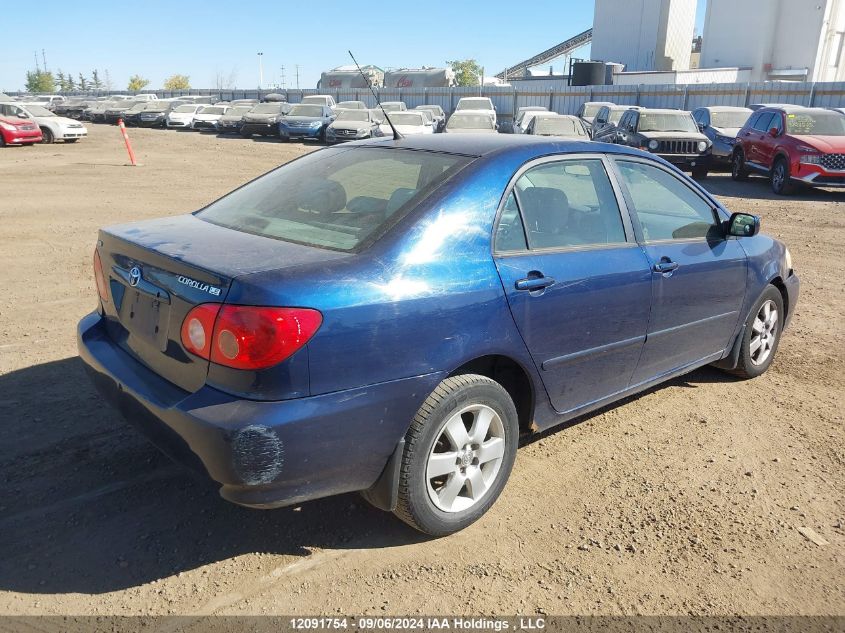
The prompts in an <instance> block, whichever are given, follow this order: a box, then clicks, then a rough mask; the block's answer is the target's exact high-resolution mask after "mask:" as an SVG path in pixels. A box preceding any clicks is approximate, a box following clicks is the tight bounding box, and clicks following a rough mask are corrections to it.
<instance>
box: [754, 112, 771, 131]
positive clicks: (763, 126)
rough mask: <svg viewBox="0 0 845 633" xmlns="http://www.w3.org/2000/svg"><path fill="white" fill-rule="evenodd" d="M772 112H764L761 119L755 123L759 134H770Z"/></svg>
mask: <svg viewBox="0 0 845 633" xmlns="http://www.w3.org/2000/svg"><path fill="white" fill-rule="evenodd" d="M772 116H773V115H772V113H771V112H763V113H762V114H761V115H760V117H759V118H758V119H757V120H756V121H755V122H754V129H755V130H757V131H758V132H768V131H769V123H770V122H771V120H772Z"/></svg>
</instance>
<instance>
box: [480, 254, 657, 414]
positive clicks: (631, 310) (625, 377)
mask: <svg viewBox="0 0 845 633" xmlns="http://www.w3.org/2000/svg"><path fill="white" fill-rule="evenodd" d="M496 265H497V267H498V270H499V275H500V277H501V279H502V283H503V285H504V288H505V292H506V294H507V297H508V303H509V305H510V309H511V313H512V314H513V317H514V320H515V321H516V324H517V328H518V329H519V331H520V334H521V335H522V337H523V340H524V341H525V344H526V346H527V347H528V350H529V352H530V353H531V356H532V358H533V360H534V362H535V364H536V366H537V368H538V370H540V374H541V376H542V379H543V384H544V385H545V387H546V390H547V392H548V394H549V398H550V399H551V401H552V405H553V406H554V408H555V409H556V410H557V411H559V412H565V411H570V410H572V409H576V408H578V407H580V406H583V405H585V404H588V403H590V402H593V401H596V400H599V399H601V398H603V397H606V396H608V395H610V394H613V393H616V392H617V391H621V390H623V389H624V388H625V387H626V386H627V385H628V383H629V381H630V378H631V375H632V373H633V371H634V368H635V366H636V364H637V360H638V359H639V357H640V352H641V350H642V346H643V342H644V341H645V335H646V328H647V325H648V316H649V307H650V295H651V272H650V270H649V264H648V261H647V259H646V257H645V255H644V254H643V252H642V250H641V249H639V248H637V247H636V246H632V247H621V248H612V249H596V250H583V251H570V252H561V253H555V254H530V253H529V254H525V255H517V256H509V257H499V258H497V260H496ZM532 271H536V272H537V273H542V274H543V275H544V276H546V277H551V278H553V279H554V284H553V285H552V286H549V287H547V288H545V289H544V290H536V291H526V290H517V288H516V282H517V281H519V280H520V279H525V278H527V277H529V276H530V273H531V272H532Z"/></svg>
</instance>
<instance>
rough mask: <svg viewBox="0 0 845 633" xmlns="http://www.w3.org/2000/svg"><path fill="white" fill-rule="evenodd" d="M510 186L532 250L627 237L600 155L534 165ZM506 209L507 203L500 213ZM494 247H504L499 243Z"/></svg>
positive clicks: (604, 241)
mask: <svg viewBox="0 0 845 633" xmlns="http://www.w3.org/2000/svg"><path fill="white" fill-rule="evenodd" d="M514 189H515V202H516V203H517V204H518V206H519V210H520V212H521V217H522V222H523V224H524V231H525V236H527V239H528V246H529V247H530V248H532V249H542V248H564V247H572V246H589V245H601V244H612V243H620V242H625V229H624V228H623V226H622V216H621V215H620V212H619V205H618V204H617V203H616V196H615V195H614V192H613V187H612V186H611V184H610V179H609V178H608V176H607V172H606V171H605V169H604V165H603V164H602V162H601V160H599V159H582V160H566V161H560V162H553V163H545V164H542V165H538V166H537V167H534V168H532V169H529V170H528V171H526V172H525V173H524V174H523V175H522V176H520V177H519V180H517V182H516V186H515V188H514ZM512 195H514V194H512ZM508 202H509V203H511V201H510V200H509V201H508ZM507 210H508V209H507V205H506V207H505V212H504V213H503V218H504V217H505V215H506V214H507ZM514 233H515V234H517V236H516V237H514V238H513V239H514V244H515V243H517V242H516V240H517V239H518V232H517V231H514ZM497 237H498V233H497ZM524 239H525V238H523V240H524ZM497 249H498V250H506V249H504V248H499V244H497Z"/></svg>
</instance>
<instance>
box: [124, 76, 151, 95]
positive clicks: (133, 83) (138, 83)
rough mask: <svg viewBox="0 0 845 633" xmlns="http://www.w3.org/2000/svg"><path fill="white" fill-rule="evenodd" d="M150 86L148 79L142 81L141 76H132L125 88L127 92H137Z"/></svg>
mask: <svg viewBox="0 0 845 633" xmlns="http://www.w3.org/2000/svg"><path fill="white" fill-rule="evenodd" d="M149 84H150V80H149V79H144V78H143V77H141V75H132V76H131V77H130V78H129V85H128V86H127V87H126V89H127V90H129V92H138V91H139V90H143V89H144V88H146V87H147V86H148V85H149Z"/></svg>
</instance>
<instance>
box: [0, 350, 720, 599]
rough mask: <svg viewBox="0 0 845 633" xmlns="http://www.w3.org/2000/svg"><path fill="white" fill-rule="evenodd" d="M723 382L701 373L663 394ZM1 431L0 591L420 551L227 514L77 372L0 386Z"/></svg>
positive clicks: (363, 511)
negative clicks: (247, 563)
mask: <svg viewBox="0 0 845 633" xmlns="http://www.w3.org/2000/svg"><path fill="white" fill-rule="evenodd" d="M725 380H731V378H730V377H727V376H726V375H725V374H723V373H722V372H719V371H717V370H714V369H709V368H705V369H701V370H699V371H696V372H694V373H692V374H689V375H687V376H684V377H681V378H678V379H675V380H673V381H671V382H669V383H668V384H670V385H675V386H686V387H690V388H695V387H696V386H697V385H698V384H702V383H709V382H723V381H725ZM654 390H655V389H652V390H651V391H654ZM635 398H636V396H635V397H632V398H629V399H628V400H632V399H635ZM594 415H595V414H594ZM588 417H590V416H585V417H582V418H579V419H577V420H575V421H573V422H572V423H570V424H567V425H566V426H571V425H572V424H577V423H578V422H581V421H583V420H584V419H587V418H588ZM0 419H2V420H3V424H2V425H0V446H2V447H3V449H2V452H0V591H16V592H26V593H52V594H54V593H85V594H92V593H93V594H96V593H104V592H109V591H116V590H120V589H125V588H127V587H132V586H137V585H141V584H144V583H147V582H150V581H152V580H156V579H159V578H164V577H167V576H171V575H174V574H177V573H179V572H182V571H186V570H191V569H194V568H196V567H199V566H201V565H204V564H207V563H211V562H215V561H222V560H226V559H229V558H231V557H234V556H237V555H240V554H246V553H256V552H261V553H274V554H288V555H293V556H306V555H308V554H309V553H310V551H309V550H310V548H315V547H317V548H334V549H343V548H354V549H368V548H373V549H375V548H382V547H394V546H398V545H404V544H409V543H415V542H420V541H422V540H423V539H424V537H423V536H422V535H420V534H419V533H417V532H415V531H414V530H412V529H411V528H409V527H407V526H406V525H404V524H403V523H401V522H400V521H399V520H398V519H395V518H394V517H392V516H391V515H390V514H388V513H384V512H381V511H379V510H375V509H373V508H371V507H370V506H369V505H367V503H366V502H364V501H363V499H361V498H360V497H359V496H358V495H354V494H353V495H343V496H339V497H334V498H330V499H322V500H318V501H313V502H310V503H306V504H303V505H302V506H298V507H293V508H283V509H279V510H272V511H260V510H249V509H245V508H241V507H238V506H235V505H232V504H230V503H227V502H225V501H223V500H222V499H221V498H220V497H219V496H218V495H217V491H216V489H215V488H213V487H212V486H211V485H210V484H208V483H207V482H205V481H203V480H200V479H198V478H197V476H195V475H193V474H192V473H191V472H190V471H187V470H184V469H182V468H181V467H179V466H176V465H175V464H172V463H171V462H170V461H169V460H168V459H167V458H166V457H164V456H163V455H161V454H160V453H159V452H158V451H157V450H156V449H155V448H153V447H152V446H151V445H149V444H148V443H147V442H146V440H145V439H144V438H143V437H141V436H140V435H139V434H138V433H137V432H136V431H135V430H134V429H132V428H131V427H130V426H129V425H128V424H127V423H126V422H125V421H124V420H123V419H122V418H121V417H120V416H119V414H117V413H116V412H115V411H114V410H112V409H111V408H110V407H109V406H108V405H106V404H105V403H104V402H103V401H101V399H100V398H99V396H98V395H97V393H96V392H95V391H94V389H93V387H92V386H91V384H90V383H89V381H88V378H87V375H86V374H85V372H84V370H83V367H82V363H81V361H80V360H79V359H78V358H68V359H65V360H60V361H55V362H51V363H46V364H42V365H36V366H34V367H27V368H25V369H21V370H18V371H15V372H12V373H9V374H6V375H4V376H0ZM558 430H560V427H558V428H557V429H555V430H554V431H548V432H545V433H543V434H541V435H540V437H543V436H547V435H549V434H550V433H552V432H555V431H558ZM535 437H536V436H535ZM533 439H534V438H532V440H533ZM529 443H530V441H529ZM517 465H518V460H517ZM517 467H518V466H517Z"/></svg>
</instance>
